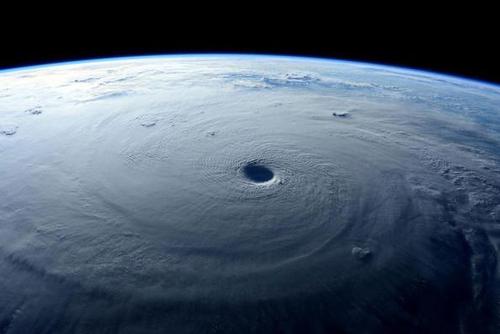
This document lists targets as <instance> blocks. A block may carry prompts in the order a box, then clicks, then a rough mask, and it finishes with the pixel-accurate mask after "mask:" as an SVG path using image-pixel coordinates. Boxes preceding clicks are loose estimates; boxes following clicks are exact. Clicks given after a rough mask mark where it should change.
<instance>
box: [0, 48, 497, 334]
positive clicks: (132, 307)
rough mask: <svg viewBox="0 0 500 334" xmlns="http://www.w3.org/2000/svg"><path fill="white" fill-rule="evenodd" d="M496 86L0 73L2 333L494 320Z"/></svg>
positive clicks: (273, 74)
mask: <svg viewBox="0 0 500 334" xmlns="http://www.w3.org/2000/svg"><path fill="white" fill-rule="evenodd" d="M499 245H500V88H499V87H497V86H495V85H491V84H486V83H481V82H475V81H471V80H466V79H461V78H455V77H451V76H445V75H439V74H434V73H426V72H420V71H415V70H410V69H402V68H396V67H387V66H379V65H374V64H365V63H354V62H343V61H335V60H324V59H312V58H311V59H310V58H294V57H278V56H257V55H190V56H158V57H138V58H118V59H104V60H95V61H86V62H76V63H64V64H54V65H47V66H40V67H27V68H20V69H15V70H8V71H2V72H0V333H9V334H11V333H24V334H25V333H498V331H499V330H500V327H499V323H498V314H499V310H498V306H499V302H500V298H499V291H498V290H499V288H500V285H499V281H498V268H497V249H498V247H499Z"/></svg>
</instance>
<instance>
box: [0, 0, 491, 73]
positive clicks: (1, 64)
mask: <svg viewBox="0 0 500 334" xmlns="http://www.w3.org/2000/svg"><path fill="white" fill-rule="evenodd" d="M134 10H135V9H134ZM153 11H154V10H153ZM467 11H469V8H466V12H467ZM264 12H265V11H264ZM431 12H432V11H430V10H428V9H425V10H424V11H419V12H416V13H415V10H414V8H408V9H406V12H403V13H402V14H397V15H396V14H394V15H387V16H379V15H378V14H376V15H375V14H374V15H373V16H370V13H369V12H368V14H366V13H365V15H364V16H358V15H357V14H356V15H351V16H349V17H345V15H344V13H342V12H340V11H335V12H333V11H331V10H329V9H326V8H325V9H324V10H322V9H319V11H316V12H315V13H314V14H313V13H312V12H310V11H308V9H307V8H298V10H297V12H296V13H295V14H294V15H292V14H287V13H282V14H280V13H279V12H277V11H274V12H273V13H270V12H269V13H268V15H260V16H252V12H249V13H246V12H245V13H246V15H245V16H241V17H240V16H236V17H231V19H228V17H230V16H229V14H225V13H222V14H220V15H219V16H210V15H208V14H207V15H204V13H203V12H202V11H201V14H200V12H199V13H198V15H197V16H193V17H191V18H190V19H189V21H188V20H185V19H184V18H185V16H182V15H180V14H179V16H177V13H176V12H175V11H170V12H161V11H160V12H159V13H157V15H150V14H151V12H149V13H148V15H144V13H140V12H139V13H137V15H133V16H130V14H129V15H128V16H120V15H119V14H117V13H114V14H113V13H110V12H106V13H105V14H103V15H101V17H97V18H94V17H92V18H90V17H86V16H84V15H81V16H77V15H75V16H62V15H60V16H59V17H57V18H56V19H45V18H43V16H40V17H42V18H43V19H39V18H35V19H33V20H32V19H31V18H30V19H29V20H28V19H25V20H24V21H23V29H18V27H19V23H16V24H17V26H16V25H14V26H12V25H9V24H5V29H2V30H3V32H4V34H3V36H2V44H1V45H2V49H1V51H2V52H1V54H0V69H2V68H9V67H17V66H23V65H33V64H43V63H50V62H59V61H68V60H78V59H91V58H99V57H111V56H126V55H144V54H172V53H205V52H214V53H217V52H228V53H263V54H289V55H305V56H316V57H328V58H338V59H347V60H358V61H366V62H373V63H382V64H389V65H396V66H405V67H414V68H418V69H423V70H430V71H437V72H442V73H449V74H453V75H458V76H463V77H469V78H474V79H478V80H485V81H490V82H496V83H500V65H499V62H498V61H499V59H500V48H499V47H497V39H498V36H497V35H498V33H497V32H498V28H497V25H496V23H495V22H496V21H495V20H492V18H489V17H488V16H489V15H490V14H493V13H494V11H493V10H492V9H487V8H483V9H481V11H479V12H475V13H474V14H472V13H471V14H466V16H461V17H457V16H455V15H454V14H452V13H451V12H447V11H446V12H440V13H438V14H435V15H428V13H431ZM241 13H243V10H242V11H241ZM410 14H412V15H410ZM298 15H300V17H299V16H298ZM2 28H4V27H2Z"/></svg>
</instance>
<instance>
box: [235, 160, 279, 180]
mask: <svg viewBox="0 0 500 334" xmlns="http://www.w3.org/2000/svg"><path fill="white" fill-rule="evenodd" d="M243 174H244V175H245V177H246V178H247V179H249V180H250V181H252V182H255V183H263V182H267V181H269V180H272V178H273V177H274V173H273V171H272V170H270V169H269V168H267V167H266V166H264V165H261V164H258V163H254V162H253V163H249V164H247V165H246V166H245V167H243Z"/></svg>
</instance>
